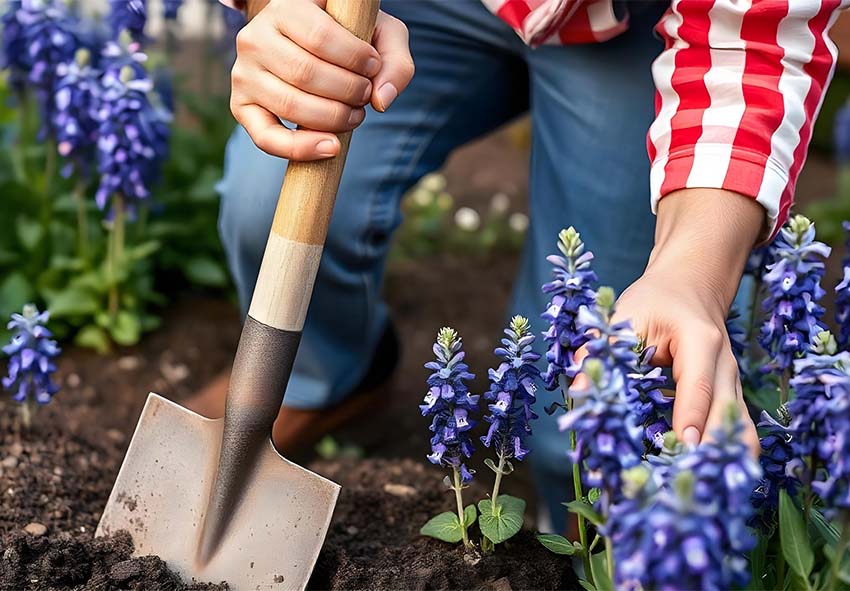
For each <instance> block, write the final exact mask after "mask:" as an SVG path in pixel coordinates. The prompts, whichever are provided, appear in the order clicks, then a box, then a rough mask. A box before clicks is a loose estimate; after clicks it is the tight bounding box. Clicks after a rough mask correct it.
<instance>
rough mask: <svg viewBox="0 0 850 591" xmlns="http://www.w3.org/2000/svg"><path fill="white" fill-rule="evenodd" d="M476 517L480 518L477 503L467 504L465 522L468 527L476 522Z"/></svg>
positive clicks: (464, 511) (464, 513)
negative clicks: (476, 507)
mask: <svg viewBox="0 0 850 591" xmlns="http://www.w3.org/2000/svg"><path fill="white" fill-rule="evenodd" d="M476 519H478V511H476V509H475V505H467V506H466V508H465V509H464V510H463V522H464V524H465V525H466V527H469V526H471V525H472V524H473V523H475V520H476Z"/></svg>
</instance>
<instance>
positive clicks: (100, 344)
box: [74, 324, 111, 355]
mask: <svg viewBox="0 0 850 591" xmlns="http://www.w3.org/2000/svg"><path fill="white" fill-rule="evenodd" d="M74 343H75V344H76V345H78V346H80V347H86V348H87V349H94V350H95V351H97V352H98V353H100V354H101V355H104V354H106V353H109V349H110V345H111V343H110V341H109V335H107V334H106V331H105V330H103V329H102V328H100V327H99V326H96V325H94V324H87V325H86V326H84V327H82V328H81V329H80V332H78V333H77V336H76V337H74Z"/></svg>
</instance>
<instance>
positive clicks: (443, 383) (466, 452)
mask: <svg viewBox="0 0 850 591" xmlns="http://www.w3.org/2000/svg"><path fill="white" fill-rule="evenodd" d="M433 351H434V355H435V356H436V358H437V360H436V361H429V362H428V363H426V364H425V368H426V369H429V370H431V371H432V372H433V373H431V375H430V376H429V377H428V388H429V389H428V393H427V394H426V395H425V399H424V400H423V403H422V404H421V405H419V410H421V411H422V416H430V417H432V420H431V426H430V427H429V429H430V431H431V432H432V433H433V434H434V436H433V437H432V438H431V453H430V454H429V455H428V460H429V461H430V462H431V463H432V464H437V465H439V466H446V467H452V468H454V469H458V470H459V471H460V475H461V480H462V482H463V483H464V484H465V483H467V482H469V481H470V480H472V472H470V471H469V470H468V469H467V467H466V465H465V463H464V462H465V460H466V459H468V458H470V457H471V456H472V452H473V451H474V447H473V445H472V438H471V437H470V432H469V431H470V429H472V427H473V426H475V424H476V423H477V421H475V420H474V419H473V417H472V415H473V414H474V413H475V412H477V410H478V399H479V396H474V395H471V394H470V393H469V386H467V385H466V382H467V381H468V380H471V379H474V378H475V376H474V375H473V374H471V373H469V367H468V366H467V365H466V363H464V362H463V358H464V356H465V353H464V352H463V341H462V340H461V338H460V337H459V336H458V334H457V332H456V331H455V330H454V329H452V328H442V329H440V332H439V333H438V334H437V342H436V343H434V347H433Z"/></svg>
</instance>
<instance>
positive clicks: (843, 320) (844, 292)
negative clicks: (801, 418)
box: [835, 107, 850, 351]
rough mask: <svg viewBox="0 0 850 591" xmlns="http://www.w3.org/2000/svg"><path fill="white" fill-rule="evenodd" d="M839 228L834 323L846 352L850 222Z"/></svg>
mask: <svg viewBox="0 0 850 591" xmlns="http://www.w3.org/2000/svg"><path fill="white" fill-rule="evenodd" d="M845 108H846V107H845ZM841 226H842V227H843V228H844V233H845V241H844V256H843V257H842V259H841V266H842V268H843V272H844V274H843V277H842V279H841V281H840V282H839V283H838V285H837V286H835V323H836V325H838V346H839V347H840V348H841V349H842V350H845V351H846V350H847V349H850V222H842V224H841Z"/></svg>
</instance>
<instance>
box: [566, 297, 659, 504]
mask: <svg viewBox="0 0 850 591" xmlns="http://www.w3.org/2000/svg"><path fill="white" fill-rule="evenodd" d="M613 306H614V292H613V290H611V289H610V288H607V287H603V288H600V289H599V292H598V293H597V300H596V310H595V311H593V312H591V311H590V310H589V309H588V308H586V307H583V308H581V310H580V311H579V317H578V322H579V325H580V326H581V327H582V329H583V330H585V331H589V330H593V331H595V333H594V335H593V336H592V337H591V338H590V339H589V340H588V341H587V351H588V355H587V357H586V358H585V359H584V361H583V362H582V365H581V368H580V370H581V372H582V373H583V374H584V375H585V376H586V377H587V378H588V380H587V382H588V385H587V387H585V388H583V389H577V388H576V387H575V386H574V387H572V388H570V390H569V396H570V398H572V400H573V402H574V404H573V408H572V410H570V411H569V412H567V413H566V414H565V415H563V416H562V417H561V418H560V419H559V426H560V428H561V430H562V431H568V430H570V431H574V432H575V435H576V448H575V451H574V452H572V453H571V459H572V461H573V462H578V463H580V464H581V465H583V466H584V470H583V472H582V474H583V479H584V484H585V485H586V486H587V487H589V488H593V487H596V488H599V489H601V490H602V495H601V496H600V499H599V502H598V508H599V509H600V511H601V512H602V513H603V514H605V513H606V512H607V508H608V506H610V504H611V503H615V502H617V500H618V499H619V498H620V496H621V495H622V490H621V489H622V486H621V485H622V472H623V470H625V469H628V468H631V467H634V466H637V465H638V464H640V461H641V457H642V455H643V452H644V445H643V438H644V429H643V427H642V426H641V424H640V423H639V422H638V416H637V414H636V413H635V412H634V409H633V402H634V400H633V396H632V394H631V393H630V379H629V374H630V373H632V372H634V370H635V368H636V367H637V365H638V355H637V353H636V352H635V351H634V348H635V347H636V346H637V344H638V339H637V337H636V336H635V334H634V332H633V331H632V330H631V327H630V326H629V324H628V323H627V322H620V323H617V324H613V325H612V324H611V316H612V314H613ZM571 370H572V371H575V372H576V373H577V372H578V370H579V368H571Z"/></svg>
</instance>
